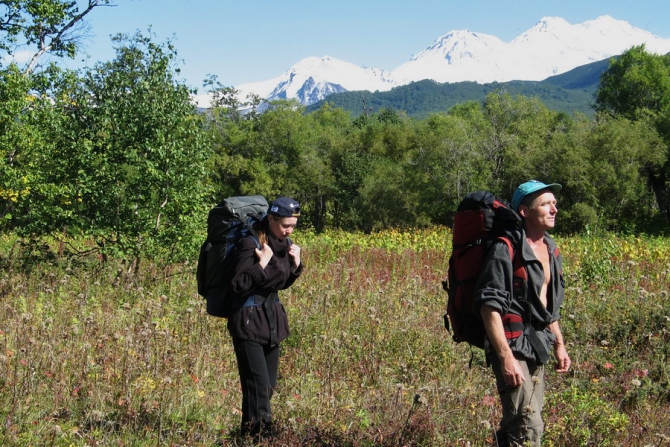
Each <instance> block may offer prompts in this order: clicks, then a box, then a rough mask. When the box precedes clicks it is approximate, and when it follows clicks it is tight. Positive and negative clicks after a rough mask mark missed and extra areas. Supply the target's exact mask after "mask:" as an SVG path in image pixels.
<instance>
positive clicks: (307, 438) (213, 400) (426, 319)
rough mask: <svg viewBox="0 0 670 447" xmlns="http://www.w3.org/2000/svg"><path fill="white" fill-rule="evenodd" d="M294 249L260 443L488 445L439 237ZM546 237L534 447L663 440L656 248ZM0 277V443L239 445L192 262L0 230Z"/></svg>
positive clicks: (480, 385) (305, 238)
mask: <svg viewBox="0 0 670 447" xmlns="http://www.w3.org/2000/svg"><path fill="white" fill-rule="evenodd" d="M295 241H296V243H298V244H301V245H302V246H303V254H304V255H303V256H304V260H305V264H306V267H307V269H306V271H305V274H304V275H303V277H302V278H301V279H300V280H299V281H298V282H297V283H296V284H295V285H294V286H293V287H292V288H291V289H289V290H287V291H285V292H284V293H283V294H282V301H283V302H284V304H285V307H286V309H287V311H288V313H289V320H290V324H291V330H292V334H291V336H290V337H289V339H288V340H287V341H286V342H285V343H284V344H283V346H282V359H281V364H280V379H279V386H278V390H277V393H276V395H275V398H274V399H273V411H274V413H275V416H276V418H277V421H278V423H279V428H280V432H279V435H278V437H277V438H276V439H275V440H274V441H272V442H266V444H267V445H311V446H373V445H380V446H401V445H407V446H410V445H416V446H418V445H421V446H444V445H453V446H458V445H464V446H465V445H487V443H488V442H490V441H491V439H492V437H493V432H494V431H495V428H496V424H497V422H498V421H499V418H500V408H499V404H498V400H497V396H496V393H495V388H494V385H493V377H492V373H491V371H490V370H489V369H487V368H486V365H485V362H484V359H483V355H482V353H481V352H480V351H478V350H470V348H469V347H467V346H464V345H457V344H455V343H454V342H452V341H451V340H450V337H449V335H448V334H447V332H446V331H445V330H444V328H443V326H442V314H443V313H444V306H445V294H444V292H443V291H442V289H441V285H440V281H441V280H442V279H443V277H444V276H445V272H446V265H447V260H448V251H449V235H448V233H447V230H444V229H434V230H427V231H414V232H398V231H389V232H384V233H379V234H373V235H362V234H345V233H329V234H325V235H314V234H311V233H303V234H297V235H295ZM559 244H560V247H561V250H562V252H563V255H564V257H565V271H566V280H567V287H568V293H567V300H566V305H565V308H564V310H563V319H562V327H563V332H564V335H565V338H566V340H567V343H568V349H569V352H570V354H571V356H572V359H573V370H572V372H571V373H570V374H568V375H561V376H559V375H557V374H555V373H553V372H550V373H549V374H548V377H547V380H548V383H549V387H548V392H547V399H546V401H547V402H546V407H545V412H544V413H545V421H546V425H547V427H546V434H545V444H546V445H555V446H573V445H574V446H581V445H629V446H647V445H664V444H667V443H668V437H669V436H670V428H669V427H668V422H667V420H668V419H667V414H668V410H669V409H670V408H669V407H670V390H669V385H668V383H669V382H670V381H669V377H668V366H667V364H668V353H669V351H670V347H669V346H668V341H669V340H668V338H669V337H670V336H669V334H668V329H669V328H670V303H669V299H668V292H669V291H668V283H669V282H670V281H668V272H670V241H668V240H666V239H654V238H632V237H629V238H625V239H617V238H613V237H599V238H562V239H560V240H559ZM0 266H1V267H2V268H1V270H0V299H1V302H0V422H1V425H0V427H2V428H1V429H0V430H1V431H0V444H2V445H8V446H26V445H35V446H38V445H39V446H43V445H47V446H48V445H55V446H70V445H73V446H84V445H89V446H92V445H120V446H145V445H160V446H164V445H166V446H200V445H214V444H215V443H219V444H220V445H242V444H243V443H244V442H243V440H241V439H239V438H237V437H236V428H237V426H238V425H239V418H240V415H239V413H240V408H239V407H240V402H241V397H240V393H239V384H238V378H237V371H236V364H235V359H234V354H233V352H232V349H231V343H230V340H229V336H228V334H227V331H226V328H225V320H221V319H216V318H212V317H209V316H207V315H206V314H205V311H204V303H203V302H202V300H201V299H200V298H199V297H198V296H197V294H196V292H195V282H194V274H193V270H194V266H193V265H189V264H185V265H172V266H167V267H160V268H159V266H158V265H151V264H149V263H145V264H144V267H143V269H142V270H141V271H140V273H139V276H132V275H128V274H127V271H128V269H127V268H125V266H123V265H120V264H115V263H114V262H110V261H108V262H107V263H104V264H103V263H101V261H99V260H97V259H96V258H94V257H89V258H81V257H73V256H68V255H67V252H66V251H64V250H63V249H62V246H60V247H56V248H51V247H41V249H40V250H35V249H34V247H33V248H30V250H29V247H21V246H20V245H19V244H18V243H17V241H16V240H15V239H12V238H8V237H5V238H4V239H3V240H2V241H0ZM471 359H472V367H470V366H469V363H470V361H471Z"/></svg>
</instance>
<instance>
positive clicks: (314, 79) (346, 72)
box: [235, 56, 397, 104]
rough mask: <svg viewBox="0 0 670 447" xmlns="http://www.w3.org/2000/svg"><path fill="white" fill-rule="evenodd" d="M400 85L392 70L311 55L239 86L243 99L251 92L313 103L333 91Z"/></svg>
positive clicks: (389, 87)
mask: <svg viewBox="0 0 670 447" xmlns="http://www.w3.org/2000/svg"><path fill="white" fill-rule="evenodd" d="M396 85H397V84H396V83H395V82H394V81H393V80H392V79H391V75H390V73H389V72H387V71H384V70H380V69H378V68H365V67H359V66H357V65H354V64H351V63H349V62H343V61H340V60H337V59H335V58H332V57H329V56H323V57H308V58H306V59H303V60H301V61H300V62H298V63H297V64H295V65H294V66H292V67H291V68H289V69H288V71H287V72H286V73H284V74H283V75H281V76H279V77H277V78H274V79H270V80H269V81H264V82H259V83H253V84H242V85H238V86H236V87H235V88H236V89H237V90H238V91H239V94H240V97H241V98H246V96H247V95H248V94H250V93H253V94H256V95H258V96H260V97H262V98H266V99H268V100H273V99H289V98H296V99H298V101H300V103H302V104H313V103H315V102H317V101H320V100H321V99H323V98H325V97H326V96H328V95H330V94H333V93H340V92H346V91H352V90H370V91H377V90H379V91H387V90H391V89H392V88H393V87H395V86H396Z"/></svg>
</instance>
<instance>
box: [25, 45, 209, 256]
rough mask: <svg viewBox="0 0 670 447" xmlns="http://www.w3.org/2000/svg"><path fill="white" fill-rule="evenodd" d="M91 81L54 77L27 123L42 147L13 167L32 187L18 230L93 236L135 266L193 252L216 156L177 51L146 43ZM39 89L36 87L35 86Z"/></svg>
mask: <svg viewBox="0 0 670 447" xmlns="http://www.w3.org/2000/svg"><path fill="white" fill-rule="evenodd" d="M115 42H116V43H117V44H118V47H117V58H116V59H115V60H114V61H112V62H108V63H100V64H98V65H97V66H96V67H95V68H94V69H92V70H90V71H88V72H87V73H86V75H85V77H84V78H83V79H80V80H76V79H74V78H72V73H67V72H65V73H61V72H54V73H52V76H51V77H50V78H49V81H50V82H49V83H45V84H42V85H41V88H42V92H40V93H41V95H40V96H38V97H37V98H36V99H35V104H36V105H35V106H34V107H33V108H32V109H31V110H30V114H29V116H28V117H27V118H26V120H25V123H26V125H31V126H34V128H35V129H39V134H38V135H39V138H40V139H39V146H38V147H36V148H35V149H34V150H32V151H30V149H31V147H29V148H28V150H26V153H25V154H23V156H24V158H22V160H25V161H24V163H23V164H20V165H16V164H15V166H14V169H16V170H17V172H18V173H20V174H21V175H22V178H24V182H25V183H26V186H25V188H24V189H25V190H28V191H30V193H29V194H24V195H23V196H22V197H21V200H17V202H16V204H15V206H14V208H15V210H16V213H15V215H14V217H13V219H12V225H13V227H14V228H15V229H16V230H18V231H20V232H21V233H22V234H33V235H37V236H41V235H48V234H53V233H54V232H60V231H63V232H68V233H70V234H74V235H82V234H86V235H92V236H94V238H95V240H96V242H97V243H98V244H99V247H100V248H101V249H103V250H104V251H106V252H108V251H110V250H111V251H114V252H117V253H119V254H120V255H121V256H123V257H127V258H128V259H136V258H138V257H139V255H140V253H143V252H144V253H153V254H154V255H157V254H158V253H159V251H160V250H163V251H164V252H171V253H172V255H174V256H177V258H183V257H184V256H185V253H184V252H183V250H184V249H186V250H187V252H191V253H192V252H193V251H194V247H195V241H194V240H193V237H194V236H197V235H196V231H195V228H196V227H195V225H196V224H197V225H199V224H201V222H202V221H201V219H200V218H199V214H201V213H202V212H203V209H204V206H203V205H204V203H203V202H204V194H205V192H206V190H205V189H204V187H203V183H202V181H201V180H202V179H203V178H204V176H205V161H206V158H207V156H208V153H207V150H206V145H205V141H204V139H203V135H202V133H201V132H200V120H199V118H198V116H197V115H196V114H195V109H194V106H193V105H192V104H191V103H190V97H189V96H190V93H191V92H190V91H189V90H188V89H187V88H186V87H185V86H183V85H180V84H178V83H177V82H176V81H175V80H174V71H173V70H174V69H173V67H172V65H171V64H172V63H173V61H174V60H175V58H176V52H175V50H174V48H173V47H172V46H171V45H170V44H168V45H166V46H161V45H156V44H154V43H152V42H151V40H150V39H149V38H146V37H143V36H141V35H140V34H137V35H136V36H134V37H133V38H128V37H126V36H118V37H117V38H115ZM34 85H36V86H37V84H34Z"/></svg>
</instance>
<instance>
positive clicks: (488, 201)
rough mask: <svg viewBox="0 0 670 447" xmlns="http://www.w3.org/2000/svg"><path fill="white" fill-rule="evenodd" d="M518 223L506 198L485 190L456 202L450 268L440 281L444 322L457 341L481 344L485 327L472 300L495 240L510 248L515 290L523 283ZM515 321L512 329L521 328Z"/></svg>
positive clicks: (517, 334) (520, 323)
mask: <svg viewBox="0 0 670 447" xmlns="http://www.w3.org/2000/svg"><path fill="white" fill-rule="evenodd" d="M520 227H521V218H520V217H519V215H518V214H517V213H516V212H515V211H514V210H512V208H511V207H510V206H509V204H508V203H507V202H505V201H504V200H502V199H500V198H498V197H496V196H495V195H494V194H492V193H490V192H488V191H477V192H473V193H471V194H469V195H467V196H466V197H465V198H464V199H463V200H462V201H461V203H460V204H459V206H458V209H457V210H456V215H455V217H454V227H453V239H452V242H453V244H452V250H453V251H452V254H451V256H450V258H449V270H448V273H447V278H446V280H444V281H442V286H443V288H444V290H446V291H447V295H448V299H447V313H446V314H445V315H444V326H445V328H446V329H447V331H449V332H450V333H452V336H453V339H454V341H456V342H457V343H460V342H467V343H469V344H470V345H473V346H476V347H479V348H484V341H485V339H486V331H485V329H484V323H483V322H482V320H481V318H480V317H479V315H475V311H474V306H473V301H474V295H475V291H476V287H477V280H478V278H479V273H480V270H481V268H482V265H483V262H484V259H485V258H486V254H487V252H488V251H489V249H490V248H491V246H492V245H493V244H494V243H495V242H496V240H498V239H500V240H502V241H504V242H505V243H506V244H507V246H508V248H509V251H510V259H511V260H512V263H513V266H514V288H515V290H516V289H517V288H520V287H523V286H524V285H525V283H526V280H527V272H526V269H525V267H523V265H521V262H520V259H519V256H515V252H516V250H515V247H516V246H517V243H518V240H517V239H518V234H519V232H518V230H519V229H520ZM514 323H516V324H514V326H515V327H514V332H518V330H521V331H522V330H523V323H522V321H521V319H520V318H519V321H515V322H514ZM508 327H509V325H508ZM506 330H507V328H506ZM452 331H453V332H452ZM509 335H510V338H512V337H511V335H516V336H519V335H520V332H518V333H515V334H509Z"/></svg>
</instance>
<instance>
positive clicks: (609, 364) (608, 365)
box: [603, 362, 614, 369]
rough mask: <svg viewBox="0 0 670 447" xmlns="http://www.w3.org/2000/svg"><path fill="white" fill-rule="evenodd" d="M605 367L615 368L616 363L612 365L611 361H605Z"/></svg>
mask: <svg viewBox="0 0 670 447" xmlns="http://www.w3.org/2000/svg"><path fill="white" fill-rule="evenodd" d="M603 368H605V369H614V365H612V364H611V363H610V362H605V364H604V365H603Z"/></svg>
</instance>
